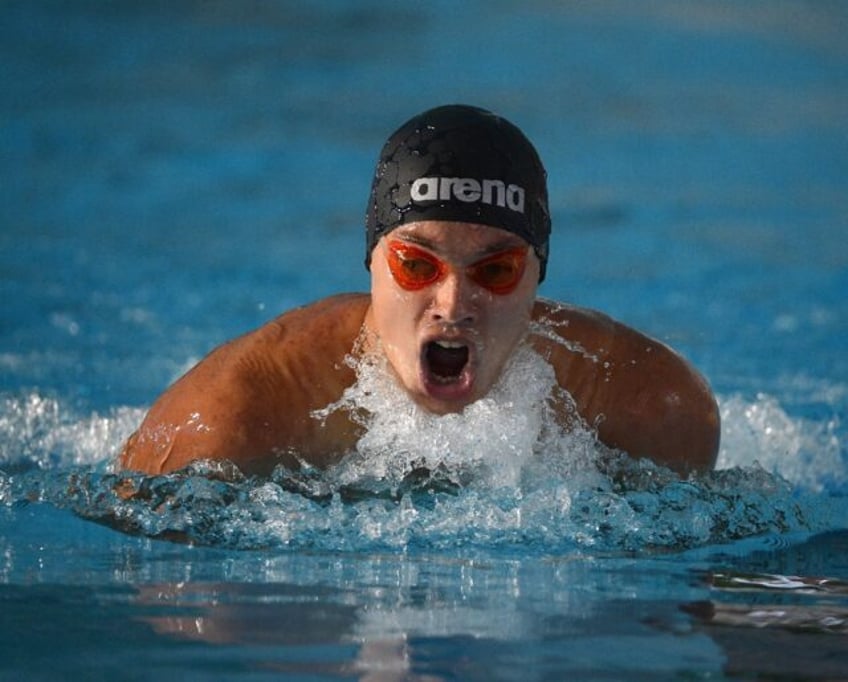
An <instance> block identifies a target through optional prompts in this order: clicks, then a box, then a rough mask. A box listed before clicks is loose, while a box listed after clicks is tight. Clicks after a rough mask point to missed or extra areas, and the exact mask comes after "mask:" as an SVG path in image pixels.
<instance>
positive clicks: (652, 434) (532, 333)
mask: <svg viewBox="0 0 848 682" xmlns="http://www.w3.org/2000/svg"><path fill="white" fill-rule="evenodd" d="M390 241H394V242H396V243H399V244H400V245H411V246H414V247H416V248H417V249H419V250H421V251H423V252H424V253H425V254H428V256H430V257H432V258H434V259H436V260H437V261H439V262H440V263H441V264H442V265H443V266H444V268H443V271H442V275H441V276H440V277H439V278H438V280H437V281H435V282H433V283H431V284H429V285H427V286H423V287H421V288H416V289H410V288H408V287H404V286H402V285H401V283H399V281H398V280H397V279H396V277H395V276H393V274H392V272H391V269H390V267H389V258H390V257H391V250H390V248H389V242H390ZM519 247H523V248H526V250H527V255H526V262H525V266H524V269H523V270H522V271H521V273H520V277H518V278H517V281H516V282H515V283H514V288H512V289H511V290H510V291H509V292H508V293H493V292H492V291H490V290H489V289H487V288H486V287H485V286H481V285H480V284H479V283H478V282H477V281H475V277H476V279H480V277H479V276H478V275H479V272H478V270H479V269H478V270H475V268H474V266H475V264H478V263H480V261H481V260H484V259H486V258H487V257H490V256H491V255H492V254H498V253H502V252H504V251H509V250H513V249H516V248H519ZM538 277H539V262H538V260H537V258H536V256H535V254H534V252H533V250H532V249H531V248H530V247H529V246H527V245H526V244H525V243H524V242H523V241H522V240H521V239H520V238H519V237H516V236H515V235H513V234H511V233H509V232H505V231H503V230H499V229H496V228H492V227H486V226H481V225H469V224H466V223H450V222H442V221H426V222H421V223H411V224H409V225H405V226H402V227H400V228H397V229H396V230H394V231H392V232H391V233H390V234H389V235H387V236H385V237H383V238H382V239H381V240H380V242H379V243H378V244H377V246H376V247H375V249H374V251H373V253H372V261H371V293H370V295H368V294H342V295H338V296H333V297H330V298H327V299H324V300H322V301H318V302H316V303H313V304H311V305H309V306H305V307H302V308H297V309H295V310H292V311H290V312H287V313H284V314H283V315H281V316H280V317H278V318H277V319H275V320H273V321H271V322H269V323H268V324H266V325H265V326H263V327H261V328H260V329H258V330H256V331H254V332H251V333H249V334H247V335H245V336H242V337H239V338H237V339H235V340H233V341H230V342H229V343H226V344H224V345H223V346H221V347H219V348H218V349H216V350H214V351H213V352H212V353H210V355H209V356H207V357H206V358H205V359H204V360H202V361H201V362H200V363H199V364H198V365H197V366H196V367H195V368H194V369H192V370H191V371H190V372H189V373H187V374H186V375H185V376H184V377H182V378H181V379H180V380H178V381H177V382H176V383H175V384H174V385H173V386H171V387H170V388H169V389H168V390H167V391H166V392H165V393H164V394H163V395H162V396H161V397H160V398H159V399H158V400H157V401H156V402H155V403H154V405H153V407H152V408H151V409H150V411H149V413H148V414H147V416H146V418H145V419H144V421H143V423H142V424H141V426H140V427H139V429H138V431H136V433H134V434H133V435H132V436H131V437H130V439H129V440H128V442H127V444H126V446H125V448H124V450H123V452H122V453H121V456H120V458H119V465H120V466H121V467H123V468H126V469H133V470H139V471H143V472H147V473H164V472H168V471H173V470H176V469H179V468H182V467H183V466H185V465H186V464H188V463H189V462H191V461H193V460H196V459H209V458H211V459H229V460H232V461H233V462H235V463H236V464H237V465H239V467H240V468H242V469H243V470H244V471H245V472H248V473H260V474H267V473H269V472H270V471H271V470H272V469H273V468H274V466H276V465H277V464H283V465H286V466H297V463H298V459H300V460H302V461H306V462H309V463H311V464H313V465H316V466H326V465H328V464H330V463H332V462H334V461H337V460H338V459H339V458H340V457H342V456H343V455H344V454H345V453H347V452H350V451H351V450H353V449H354V448H355V445H356V442H357V440H358V439H359V437H360V436H361V430H360V429H361V427H360V426H358V425H357V423H356V422H355V421H353V420H351V419H350V418H349V417H348V415H347V414H346V413H344V412H343V411H336V412H333V413H332V414H331V415H330V416H329V417H327V418H326V419H325V420H319V419H316V418H315V417H314V416H312V413H313V412H314V411H315V410H319V409H321V408H323V407H325V406H327V405H329V404H331V403H333V402H335V401H337V400H338V399H339V398H340V397H341V395H342V393H343V392H344V390H345V389H346V388H347V387H349V386H351V385H352V384H353V383H354V382H355V380H356V376H355V372H354V370H353V369H352V368H351V367H350V364H349V363H347V362H346V358H348V357H349V356H350V355H352V354H353V355H356V354H361V353H382V354H384V356H385V358H386V360H387V361H388V363H387V364H388V366H389V368H390V371H391V372H392V374H393V376H394V377H395V379H396V381H397V382H398V384H399V385H400V386H402V387H403V388H404V390H405V391H406V392H407V393H408V394H409V395H410V396H411V397H412V399H413V400H415V402H416V403H418V404H419V405H420V406H421V407H422V408H423V409H425V410H428V411H430V412H433V413H436V414H445V413H449V412H459V411H461V410H462V409H463V408H464V407H465V406H466V405H468V404H470V403H472V402H474V401H476V400H478V399H480V398H481V397H482V396H485V395H486V394H487V393H488V392H489V390H490V389H491V388H492V386H493V385H494V384H495V382H496V381H497V379H498V377H499V376H500V374H501V371H502V370H503V368H504V365H505V364H506V362H507V360H508V359H509V357H510V356H511V354H512V353H513V351H514V350H515V348H516V347H517V346H518V345H519V344H521V343H523V342H525V341H526V342H529V343H531V344H532V345H533V346H534V347H535V348H536V350H537V351H538V352H539V353H540V354H541V355H542V356H543V357H545V358H546V359H547V360H548V361H549V362H550V363H551V364H552V365H553V367H554V370H555V373H556V376H557V381H558V383H559V384H560V386H562V387H563V388H564V389H566V390H567V391H568V392H569V393H570V394H571V396H572V397H573V399H574V401H575V403H576V406H577V410H578V412H579V414H580V416H581V417H582V418H583V419H584V420H585V421H586V422H588V423H589V424H593V425H596V426H597V429H598V436H599V438H600V440H601V441H602V442H604V443H605V444H607V445H609V446H611V447H615V448H619V449H622V450H624V451H626V452H628V453H629V454H631V455H632V456H636V457H649V458H651V459H653V460H655V461H656V462H658V463H660V464H664V465H667V466H669V467H671V468H673V469H675V470H677V471H679V472H680V473H684V474H685V473H688V472H690V471H697V470H707V469H710V468H711V467H712V466H713V465H714V464H715V458H716V455H717V452H718V444H719V417H718V410H717V406H716V403H715V399H714V398H713V395H712V393H711V391H710V389H709V387H708V386H707V384H706V382H705V381H704V380H703V378H702V377H701V376H700V375H699V374H698V373H697V372H696V371H695V370H694V369H693V368H692V367H691V365H689V364H688V363H687V362H686V361H685V360H683V359H682V358H681V357H680V356H679V355H677V354H676V353H674V352H673V351H672V350H670V349H669V348H668V347H667V346H665V345H663V344H661V343H660V342H658V341H656V340H653V339H650V338H649V337H647V336H645V335H643V334H641V333H639V332H637V331H635V330H633V329H630V328H628V327H626V326H624V325H622V324H620V323H618V322H615V321H614V320H612V319H610V318H609V317H607V316H605V315H603V314H601V313H597V312H594V311H590V310H586V309H581V308H577V307H574V306H569V305H564V304H558V303H553V302H549V301H542V300H537V299H536V289H537V282H538ZM559 407H560V409H561V410H562V412H563V414H562V417H563V422H564V423H565V422H567V421H568V419H570V418H571V417H572V415H571V414H570V413H569V412H568V411H569V410H570V409H571V408H570V406H569V405H567V404H562V405H561V406H559Z"/></svg>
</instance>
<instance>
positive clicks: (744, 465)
mask: <svg viewBox="0 0 848 682" xmlns="http://www.w3.org/2000/svg"><path fill="white" fill-rule="evenodd" d="M0 17H2V21H0V37H1V38H2V40H0V69H2V71H0V77H2V81H1V82H2V83H3V87H2V88H0V170H2V176H0V177H2V178H3V179H2V182H0V228H1V229H0V290H2V291H0V293H1V294H2V301H3V304H2V308H0V310H2V313H0V315H2V316H1V317H0V382H2V383H0V633H2V637H0V679H74V680H76V679H104V680H106V679H109V680H111V679H152V678H156V679H161V678H163V677H166V678H172V677H179V678H181V679H227V680H229V679H245V680H247V679H266V678H267V679H279V678H280V677H283V678H284V679H304V680H307V679H309V680H312V679H316V680H317V679H398V680H400V679H404V680H419V679H420V680H478V679H479V680H491V679H504V680H508V679H509V680H512V679H516V680H519V679H520V680H532V679H570V678H573V679H594V680H621V679H627V680H640V679H644V680H677V679H822V680H824V679H827V680H830V679H840V678H842V677H845V675H846V673H845V671H846V670H848V639H846V637H848V625H846V623H848V453H846V446H845V443H846V425H845V419H846V405H848V388H846V387H848V361H847V360H846V353H845V344H844V338H845V336H846V331H848V329H846V319H848V315H846V313H847V312H848V305H846V297H845V292H846V291H848V275H847V274H846V273H848V246H846V241H845V238H844V235H845V233H846V226H847V225H846V223H848V198H846V194H845V186H846V179H848V135H846V132H848V131H846V127H848V124H847V123H846V121H848V116H846V114H848V47H846V46H845V42H844V40H843V39H842V34H843V31H842V28H844V26H845V24H846V20H847V19H848V11H846V10H845V9H843V7H842V5H840V4H838V3H817V4H808V3H803V2H800V1H798V2H795V1H792V0H785V1H781V2H770V3H745V4H742V3H740V4H729V3H724V2H713V1H711V0H710V1H708V2H651V3H640V4H638V5H633V4H630V3H619V2H614V1H610V2H596V3H592V4H570V3H551V2H545V1H536V2H528V3H522V4H521V6H520V7H518V6H517V5H515V4H513V3H506V2H487V3H482V2H468V3H462V4H461V5H457V4H456V3H448V2H434V3H427V4H426V5H418V4H413V3H388V2H384V1H379V2H378V1H374V2H371V1H366V2H357V3H353V2H351V3H348V2H338V1H332V2H331V1H329V0H328V1H326V2H317V3H309V4H308V5H306V4H301V3H290V2H282V1H280V2H269V3H264V4H249V5H248V4H244V3H225V2H220V3H218V2H215V3H210V2H200V1H197V2H186V3H180V4H171V3H159V2H154V3H150V2H145V3H120V4H115V3H107V2H71V3H52V2H18V1H17V0H11V1H9V2H6V3H4V4H3V5H2V7H0ZM456 101H461V102H467V103H473V104H478V105H481V106H484V107H489V108H492V109H494V110H496V111H499V112H500V113H503V114H504V115H506V116H507V117H508V118H510V119H512V120H514V121H515V122H516V123H518V124H519V125H520V126H521V127H522V128H523V129H524V130H525V131H526V132H527V133H528V135H529V136H530V137H531V139H533V140H534V142H535V143H536V145H537V147H538V148H539V151H540V153H541V155H542V157H543V159H544V161H545V163H546V166H547V168H548V173H549V179H550V192H551V206H552V211H553V217H554V235H553V240H552V256H551V265H550V266H549V274H548V278H547V279H546V281H545V282H544V284H543V286H542V289H541V294H542V295H543V296H546V297H549V298H553V299H559V300H566V301H570V302H574V303H577V304H580V305H586V306H589V307H594V308H598V309H601V310H604V311H606V312H608V313H610V314H612V315H613V316H615V317H617V318H619V319H622V320H624V321H625V322H627V323H630V324H632V325H634V326H636V327H638V328H640V329H643V330H645V331H647V332H649V333H651V334H653V335H655V336H657V337H658V338H660V339H662V340H664V341H666V342H668V343H670V344H671V345H673V346H674V347H675V348H677V349H679V350H680V351H681V352H683V353H684V354H685V355H686V356H687V357H688V358H690V359H691V360H692V361H693V362H694V363H695V364H696V365H697V366H698V367H699V368H700V369H701V370H702V371H703V372H704V374H705V375H706V376H707V378H708V379H709V381H710V382H711V384H712V385H713V387H714V389H715V390H716V392H717V394H718V397H719V402H720V407H721V412H722V419H723V424H722V450H721V454H720V461H719V467H718V469H717V471H716V472H715V473H713V474H710V475H707V476H704V477H701V478H697V479H693V480H687V481H681V480H678V479H676V478H675V477H673V476H671V475H670V474H668V472H664V471H662V470H659V469H656V468H654V467H651V466H650V465H647V464H646V463H633V462H629V461H627V460H621V461H614V463H613V464H612V465H610V467H608V468H607V469H606V470H604V471H598V470H597V468H596V467H595V466H594V465H593V461H594V460H593V459H592V456H591V455H592V451H593V446H592V444H591V443H590V442H587V441H586V440H585V439H581V438H580V437H575V438H573V439H571V440H568V439H565V440H560V441H557V442H556V443H550V444H548V447H546V448H545V449H544V450H543V451H542V452H541V453H539V454H537V456H534V457H529V458H523V459H522V458H521V457H520V456H518V455H516V456H515V457H513V458H510V457H511V456H510V455H509V452H514V451H515V452H517V451H518V450H520V448H519V447H517V446H516V443H517V442H518V441H520V436H521V435H522V434H524V435H526V433H527V431H526V430H525V429H526V428H528V427H527V425H526V424H524V422H523V421H522V418H523V416H524V415H527V414H530V409H529V407H527V405H529V404H527V403H525V404H523V405H525V409H517V410H512V411H509V410H506V411H504V410H503V409H500V408H499V406H498V405H497V404H495V405H493V406H490V407H491V409H489V408H488V407H487V408H486V409H482V408H481V409H480V410H479V411H478V412H477V413H475V414H474V415H471V416H470V417H469V420H468V421H466V422H464V423H462V424H452V425H451V424H447V425H446V424H444V423H439V424H437V425H434V424H430V425H424V426H423V427H422V426H421V424H409V423H399V422H393V423H391V424H389V425H385V428H384V430H383V431H379V430H378V433H377V436H381V435H382V436H383V437H385V439H386V440H385V442H382V441H379V439H378V442H377V444H376V445H375V448H376V449H375V452H378V453H379V454H381V456H382V459H377V460H372V462H375V463H374V465H373V466H372V468H371V469H369V468H367V467H363V466H362V465H361V463H360V462H357V461H356V460H355V459H352V460H351V461H349V462H347V463H346V464H345V465H344V466H342V467H339V468H338V469H335V470H333V471H331V472H311V471H304V472H301V473H300V474H299V475H298V476H292V475H287V474H285V473H283V472H278V474H275V476H274V477H272V478H271V479H270V480H253V479H244V478H243V477H240V475H239V474H238V472H235V471H232V470H229V469H227V468H226V467H211V468H210V467H208V466H203V465H199V466H198V467H196V468H195V469H193V470H189V471H185V472H181V473H180V474H175V475H172V476H168V477H158V478H157V477H152V478H145V477H141V476H135V475H130V476H126V475H122V474H118V473H115V472H113V471H111V469H110V466H109V465H110V462H111V460H112V458H113V457H114V455H115V454H116V452H117V450H118V448H119V447H120V445H121V443H122V441H123V439H124V438H125V437H126V436H127V435H128V434H129V433H130V432H131V431H132V430H133V428H135V426H136V425H137V424H138V421H139V420H140V419H141V417H142V415H143V414H144V411H145V409H146V407H148V406H149V405H150V404H151V402H152V401H153V400H154V399H155V397H156V396H157V395H158V394H159V392H160V391H161V390H162V389H163V388H164V387H165V386H166V385H167V384H168V383H169V382H170V381H172V380H173V379H174V378H176V377H177V376H179V375H180V374H181V373H182V372H183V371H185V370H186V369H187V368H188V367H190V366H191V365H192V364H193V363H194V362H196V361H197V360H198V359H200V358H201V357H202V356H203V355H204V354H205V353H206V352H208V351H209V350H210V349H211V348H212V347H214V346H215V345H217V344H218V343H221V342H222V341H224V340H225V339H227V338H231V337H233V336H235V335H237V334H240V333H243V332H245V331H247V330H249V329H251V328H254V327H256V326H258V325H260V324H262V323H263V322H264V321H266V320H267V319H269V318H271V317H273V316H274V315H276V314H278V313H279V312H281V311H283V310H285V309H287V308H289V307H291V306H294V305H299V304H302V303H306V302H308V301H310V300H314V299H317V298H320V297H322V296H325V295H328V294H330V293H334V292H337V291H345V290H364V289H366V288H367V285H368V280H367V272H366V271H365V269H364V267H363V265H362V260H363V258H364V246H363V241H364V240H363V236H364V228H363V227H362V217H363V214H364V204H365V198H366V195H367V191H368V187H369V185H370V177H371V173H372V164H373V162H374V160H375V158H376V155H377V152H378V148H379V146H380V144H382V141H383V138H384V137H385V136H386V135H387V134H388V133H389V132H390V131H391V130H392V129H393V128H394V127H395V126H397V125H398V124H399V123H400V122H401V121H403V120H405V119H406V118H408V117H409V116H410V115H411V114H413V113H415V112H417V111H419V110H422V109H424V108H427V107H429V106H433V105H435V104H439V103H447V102H456ZM525 369H526V370H527V371H528V372H530V374H529V375H528V376H529V379H525V380H526V381H529V382H530V383H532V382H533V381H537V380H538V379H539V376H538V375H536V374H533V371H534V369H533V368H532V367H531V368H529V369H528V368H525ZM528 385H529V384H528ZM525 393H530V392H525ZM508 397H509V399H510V400H519V398H521V397H522V396H521V395H516V396H508ZM523 397H525V398H526V399H527V400H530V398H532V396H527V395H524V396H523ZM517 404H518V405H519V407H521V406H522V403H521V402H520V400H519V402H518V403H517ZM501 407H502V406H501ZM499 410H500V411H499ZM499 428H500V429H503V430H504V431H505V432H506V433H507V434H509V435H510V436H511V437H507V438H505V439H496V438H495V437H494V436H493V434H495V433H497V429H499ZM404 438H406V440H404ZM392 439H394V440H392ZM504 442H505V443H506V446H505V447H506V450H503V449H502V448H503V447H504V446H503V443H504ZM386 443H389V444H391V443H395V444H397V443H404V444H405V445H409V444H410V443H414V444H415V446H416V447H417V448H418V451H417V453H416V455H415V456H410V455H408V454H404V452H402V451H400V450H399V451H398V452H397V453H395V452H394V451H393V450H391V449H390V448H389V449H386V448H383V449H382V450H381V449H380V447H379V446H383V445H386ZM498 443H501V445H498ZM510 448H512V449H510ZM416 457H418V458H419V459H420V458H422V457H423V458H424V459H425V460H426V461H428V462H429V463H431V464H434V465H435V466H434V467H433V469H434V470H435V471H437V472H438V473H437V474H436V475H434V476H430V477H428V476H421V475H419V473H416V471H415V467H414V464H415V462H416V461H418V460H416ZM375 472H379V474H380V475H376V473H375ZM128 479H129V482H130V483H131V484H132V485H134V486H136V487H138V488H139V489H140V490H141V491H142V492H143V494H142V495H139V496H136V498H134V499H124V497H122V496H121V495H120V494H118V493H119V491H120V490H121V489H122V486H125V485H127V482H128Z"/></svg>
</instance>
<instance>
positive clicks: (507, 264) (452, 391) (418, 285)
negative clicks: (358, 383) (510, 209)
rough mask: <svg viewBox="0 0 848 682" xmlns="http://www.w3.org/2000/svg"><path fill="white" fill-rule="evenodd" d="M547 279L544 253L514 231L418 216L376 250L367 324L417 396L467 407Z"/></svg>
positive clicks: (440, 405)
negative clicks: (542, 268)
mask: <svg viewBox="0 0 848 682" xmlns="http://www.w3.org/2000/svg"><path fill="white" fill-rule="evenodd" d="M538 281H539V261H538V259H537V257H536V255H535V253H534V252H533V250H532V249H531V248H530V247H529V246H528V244H527V242H525V241H524V240H523V239H521V238H520V237H518V236H516V235H514V234H512V233H510V232H506V231H505V230H500V229H497V228H493V227H487V226H485V225H474V224H469V223H459V222H448V221H422V222H418V223H410V224H408V225H403V226H401V227H398V228H397V229H395V230H393V231H392V232H390V233H389V234H387V235H385V236H384V237H383V238H381V239H380V241H379V242H378V243H377V246H376V247H375V248H374V251H373V253H372V257H371V309H370V310H369V313H368V316H367V318H366V328H367V329H368V331H370V332H371V333H373V334H376V336H377V337H378V339H379V342H380V347H381V349H382V351H383V353H385V356H386V358H387V360H388V362H389V365H390V367H391V368H392V370H393V372H394V374H395V376H396V378H397V379H398V381H399V382H400V384H401V385H402V386H403V388H405V389H406V391H407V392H408V393H409V394H410V396H411V397H412V398H413V399H414V400H415V402H416V403H418V404H419V405H421V406H422V407H423V408H425V409H427V410H429V411H430V412H434V413H436V414H445V413H448V412H458V411H460V410H462V409H463V408H464V407H465V406H466V405H468V404H470V403H472V402H474V401H475V400H478V399H480V398H482V397H483V396H485V395H486V393H488V392H489V390H490V389H491V388H492V386H493V385H494V384H495V382H496V381H497V379H498V377H499V376H500V373H501V371H502V370H503V368H504V365H505V364H506V361H507V359H508V358H509V356H510V355H511V353H512V352H513V350H514V349H515V348H516V346H517V345H518V343H519V342H520V341H521V339H522V338H523V337H524V335H525V334H526V332H527V329H528V325H529V321H530V315H531V311H532V308H533V303H534V301H535V298H536V287H537V284H538Z"/></svg>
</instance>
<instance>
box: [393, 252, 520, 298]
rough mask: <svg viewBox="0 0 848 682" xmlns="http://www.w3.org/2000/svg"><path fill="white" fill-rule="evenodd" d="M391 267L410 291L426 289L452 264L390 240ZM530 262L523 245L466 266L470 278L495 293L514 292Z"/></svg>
mask: <svg viewBox="0 0 848 682" xmlns="http://www.w3.org/2000/svg"><path fill="white" fill-rule="evenodd" d="M388 261H389V270H390V271H391V273H392V277H394V279H395V281H396V282H397V283H398V284H399V285H400V286H401V287H403V288H404V289H407V290H408V291H415V290H417V289H423V288H424V287H427V286H430V285H431V284H435V283H436V282H438V281H439V280H440V279H442V278H443V277H445V275H447V273H448V271H449V270H450V266H449V265H448V264H447V263H446V262H445V261H443V260H442V259H440V258H437V257H436V256H434V255H433V254H432V253H430V252H429V251H425V250H424V249H422V248H419V247H417V246H414V245H413V244H409V243H407V242H401V241H397V240H394V241H390V242H389V243H388ZM526 264H527V247H524V246H520V247H517V248H514V249H507V250H506V251H499V252H498V253H495V254H492V255H491V256H486V258H483V259H482V260H479V261H477V262H476V263H472V264H471V265H469V266H468V267H466V268H465V274H466V275H468V278H469V279H470V280H471V281H472V282H474V283H475V284H477V285H478V286H481V287H483V288H484V289H486V290H487V291H491V292H492V293H493V294H499V295H505V294H508V293H510V292H512V291H513V289H515V287H517V286H518V283H519V282H520V281H521V277H522V276H523V275H524V268H525V266H526Z"/></svg>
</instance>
